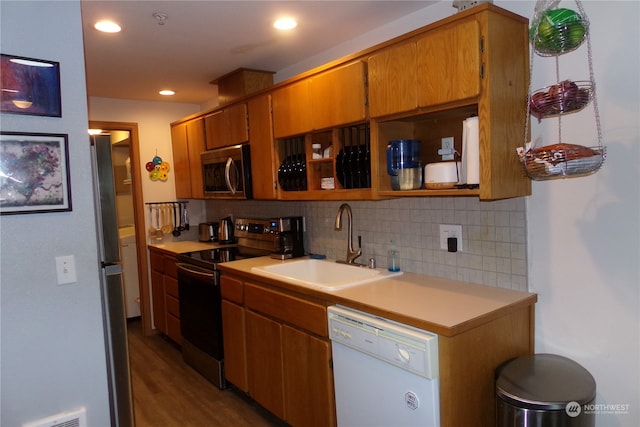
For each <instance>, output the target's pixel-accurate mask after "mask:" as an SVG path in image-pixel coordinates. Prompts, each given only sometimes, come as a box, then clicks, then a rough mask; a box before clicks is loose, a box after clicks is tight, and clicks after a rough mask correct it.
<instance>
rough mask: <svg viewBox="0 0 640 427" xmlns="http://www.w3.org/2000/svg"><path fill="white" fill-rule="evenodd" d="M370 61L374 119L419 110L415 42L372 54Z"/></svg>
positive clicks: (370, 107) (370, 92)
mask: <svg viewBox="0 0 640 427" xmlns="http://www.w3.org/2000/svg"><path fill="white" fill-rule="evenodd" d="M368 62H369V114H370V115H371V117H378V116H384V115H388V114H393V113H400V112H403V111H410V110H414V109H416V108H417V106H418V100H417V91H416V84H417V66H416V44H415V43H413V42H409V43H405V44H402V45H398V46H393V47H390V48H387V49H385V50H383V51H380V52H379V53H376V54H374V55H371V56H370V57H369V60H368Z"/></svg>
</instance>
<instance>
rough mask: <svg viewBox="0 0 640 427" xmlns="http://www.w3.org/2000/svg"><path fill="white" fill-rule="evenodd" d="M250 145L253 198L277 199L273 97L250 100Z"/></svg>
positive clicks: (264, 96)
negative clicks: (272, 124) (272, 122)
mask: <svg viewBox="0 0 640 427" xmlns="http://www.w3.org/2000/svg"><path fill="white" fill-rule="evenodd" d="M249 144H250V148H251V179H252V181H253V182H252V185H253V197H254V198H256V199H275V198H276V168H275V166H274V165H275V163H274V156H275V153H274V146H273V129H272V127H271V96H270V95H268V94H266V95H260V96H258V97H256V98H252V99H251V100H249Z"/></svg>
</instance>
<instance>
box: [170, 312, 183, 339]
mask: <svg viewBox="0 0 640 427" xmlns="http://www.w3.org/2000/svg"><path fill="white" fill-rule="evenodd" d="M167 336H168V337H169V338H171V339H172V340H174V341H175V342H177V343H178V344H182V334H181V333H180V319H178V318H177V317H175V316H172V315H168V316H167Z"/></svg>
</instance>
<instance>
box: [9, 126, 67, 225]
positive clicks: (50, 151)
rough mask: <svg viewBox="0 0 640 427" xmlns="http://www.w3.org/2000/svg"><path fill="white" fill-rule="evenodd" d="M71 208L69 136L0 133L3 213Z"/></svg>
mask: <svg viewBox="0 0 640 427" xmlns="http://www.w3.org/2000/svg"><path fill="white" fill-rule="evenodd" d="M70 210H71V185H70V176H69V142H68V136H67V135H66V134H47V133H24V132H0V214H2V215H9V214H26V213H40V212H55V211H70Z"/></svg>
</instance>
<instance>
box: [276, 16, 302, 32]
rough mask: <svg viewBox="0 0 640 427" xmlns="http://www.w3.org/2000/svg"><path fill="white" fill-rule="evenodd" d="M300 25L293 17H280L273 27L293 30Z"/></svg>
mask: <svg viewBox="0 0 640 427" xmlns="http://www.w3.org/2000/svg"><path fill="white" fill-rule="evenodd" d="M297 26H298V23H297V22H296V20H295V19H293V18H280V19H278V20H276V22H274V23H273V27H274V28H276V29H278V30H292V29H294V28H295V27H297Z"/></svg>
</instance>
